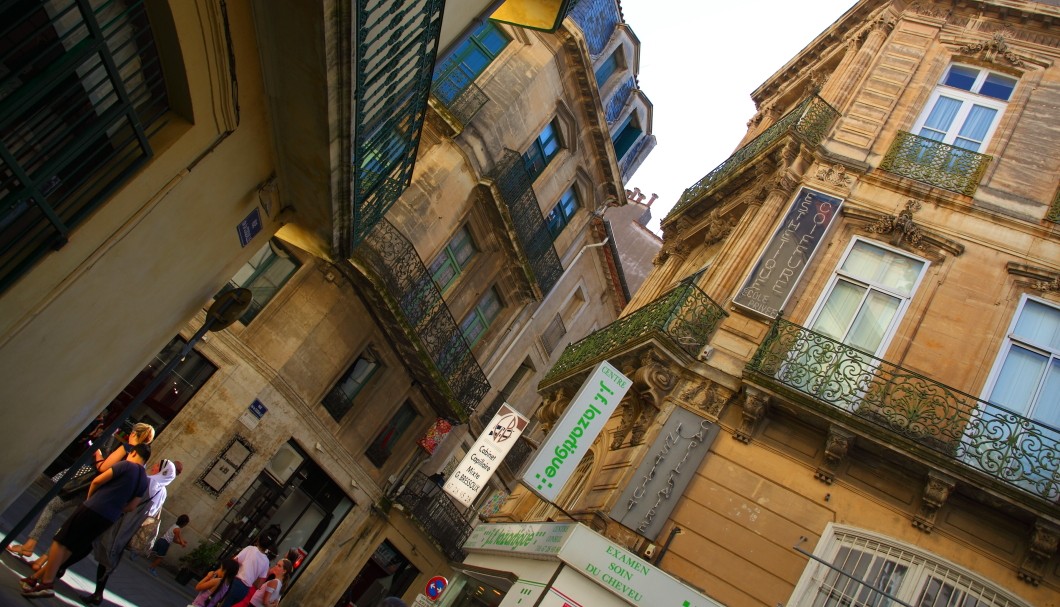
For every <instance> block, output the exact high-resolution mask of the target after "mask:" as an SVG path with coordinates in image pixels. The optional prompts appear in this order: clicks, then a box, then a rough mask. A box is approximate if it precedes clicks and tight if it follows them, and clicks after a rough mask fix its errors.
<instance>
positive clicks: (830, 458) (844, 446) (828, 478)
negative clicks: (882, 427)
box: [813, 426, 856, 485]
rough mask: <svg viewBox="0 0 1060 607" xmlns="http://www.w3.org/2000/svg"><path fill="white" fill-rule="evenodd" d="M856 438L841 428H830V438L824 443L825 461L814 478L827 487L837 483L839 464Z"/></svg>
mask: <svg viewBox="0 0 1060 607" xmlns="http://www.w3.org/2000/svg"><path fill="white" fill-rule="evenodd" d="M855 438H856V435H855V434H854V433H853V432H849V431H847V430H844V429H843V428H840V427H839V426H831V427H829V428H828V438H826V439H825V443H824V461H823V462H821V465H820V466H818V467H817V471H816V472H814V473H813V477H814V478H815V479H817V480H819V481H821V482H822V483H824V484H826V485H831V484H832V483H833V482H834V481H835V475H836V472H837V471H838V470H839V464H841V463H843V459H844V458H846V456H847V452H848V451H850V446H851V445H853V444H854V439H855Z"/></svg>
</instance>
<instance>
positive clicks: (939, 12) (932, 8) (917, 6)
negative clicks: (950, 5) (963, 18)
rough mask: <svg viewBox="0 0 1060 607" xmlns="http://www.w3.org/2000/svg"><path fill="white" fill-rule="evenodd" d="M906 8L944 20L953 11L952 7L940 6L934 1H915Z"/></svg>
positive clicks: (925, 15)
mask: <svg viewBox="0 0 1060 607" xmlns="http://www.w3.org/2000/svg"><path fill="white" fill-rule="evenodd" d="M906 10H909V11H911V12H913V13H916V14H918V15H921V16H924V17H930V18H932V19H942V20H945V19H946V18H947V17H949V15H950V12H951V10H950V9H946V8H942V7H939V6H938V5H936V4H935V3H933V2H914V3H912V4H910V5H909V6H908V7H906Z"/></svg>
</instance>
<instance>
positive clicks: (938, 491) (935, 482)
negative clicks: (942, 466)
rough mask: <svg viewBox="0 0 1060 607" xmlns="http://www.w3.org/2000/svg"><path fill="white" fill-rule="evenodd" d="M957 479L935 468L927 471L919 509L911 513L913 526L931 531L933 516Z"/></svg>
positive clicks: (927, 531) (943, 502)
mask: <svg viewBox="0 0 1060 607" xmlns="http://www.w3.org/2000/svg"><path fill="white" fill-rule="evenodd" d="M956 486H957V481H955V480H954V479H952V478H950V477H949V476H946V475H945V474H942V473H941V472H938V471H935V470H929V471H928V481H927V485H925V486H924V495H923V496H921V498H920V509H919V510H918V511H917V513H916V514H914V515H913V526H914V527H916V528H917V529H919V530H921V531H923V532H924V533H931V530H932V529H934V528H935V517H936V516H937V515H938V513H939V508H941V507H942V505H943V504H945V503H946V500H947V499H949V497H950V493H952V492H953V488H954V487H956Z"/></svg>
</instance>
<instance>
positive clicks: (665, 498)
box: [611, 407, 719, 540]
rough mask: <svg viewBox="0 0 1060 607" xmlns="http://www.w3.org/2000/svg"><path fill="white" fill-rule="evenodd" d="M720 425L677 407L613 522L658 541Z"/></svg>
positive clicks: (618, 505) (614, 513)
mask: <svg viewBox="0 0 1060 607" xmlns="http://www.w3.org/2000/svg"><path fill="white" fill-rule="evenodd" d="M718 431H719V428H718V425H717V424H713V423H711V422H709V421H707V420H706V419H703V418H702V417H700V416H698V415H696V414H695V413H693V412H691V411H689V410H688V409H684V408H681V407H677V408H676V409H674V411H673V413H672V414H671V415H670V418H669V419H667V420H666V424H665V425H664V426H663V428H662V431H661V432H659V436H658V437H657V438H656V439H655V442H654V443H653V444H652V446H651V449H649V450H648V453H647V455H645V456H644V459H643V460H641V462H640V466H638V467H637V472H636V473H635V474H634V475H633V478H632V480H631V481H630V483H629V485H627V486H626V489H625V491H623V492H622V496H621V497H620V498H619V500H618V502H617V503H616V504H615V507H614V509H612V510H611V518H612V519H614V520H615V521H616V522H618V523H621V524H622V525H625V526H626V527H628V528H630V529H632V530H633V531H636V532H637V533H639V534H640V535H642V536H644V537H646V538H648V539H650V540H654V539H655V538H656V537H657V536H658V535H659V533H660V532H661V531H662V527H663V523H665V522H666V519H667V518H668V517H669V516H670V512H672V511H673V509H674V507H675V506H677V501H678V500H679V499H681V495H682V494H684V492H685V488H687V487H688V483H689V482H691V480H692V477H693V476H695V473H696V470H697V469H698V468H699V464H700V463H702V461H703V457H704V456H706V454H707V450H709V449H710V445H711V443H713V442H714V439H715V438H716V437H717V436H718Z"/></svg>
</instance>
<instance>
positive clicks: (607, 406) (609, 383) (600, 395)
mask: <svg viewBox="0 0 1060 607" xmlns="http://www.w3.org/2000/svg"><path fill="white" fill-rule="evenodd" d="M631 383H632V382H631V381H630V380H629V378H628V377H626V376H625V375H622V374H621V373H619V371H618V369H616V368H614V367H613V366H611V363H609V362H607V361H606V360H605V361H603V362H601V363H600V364H598V365H596V368H595V369H593V371H592V373H590V374H589V377H588V379H586V380H585V383H583V384H582V387H581V388H580V389H579V390H578V393H577V394H575V395H574V398H573V399H571V402H570V405H568V406H567V410H566V411H565V412H564V413H563V416H562V417H561V418H560V419H559V421H557V422H556V425H555V426H554V427H553V428H552V432H551V433H550V434H549V435H548V438H546V439H545V442H544V443H543V444H542V445H541V448H540V449H538V450H537V455H535V456H534V459H533V460H532V461H531V462H530V464H529V465H528V466H527V467H526V471H525V472H523V478H522V479H521V480H522V482H523V484H525V485H526V486H527V487H528V488H529V489H530V490H531V491H533V492H534V493H536V494H538V495H539V496H541V497H542V498H543V499H544V500H546V501H549V502H555V501H556V497H558V496H559V493H560V491H562V490H563V485H565V484H566V483H567V481H568V480H570V477H571V474H572V473H573V472H574V469H575V468H577V467H578V462H579V461H581V458H582V455H584V454H585V452H586V451H587V450H588V448H589V445H591V444H593V441H594V440H596V437H597V436H599V435H600V432H601V431H603V429H604V425H605V424H606V423H607V420H608V418H610V417H611V414H612V413H614V412H615V409H616V408H617V407H618V403H619V401H621V400H622V397H623V396H625V395H626V392H627V391H628V390H629V386H630V384H631Z"/></svg>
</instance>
